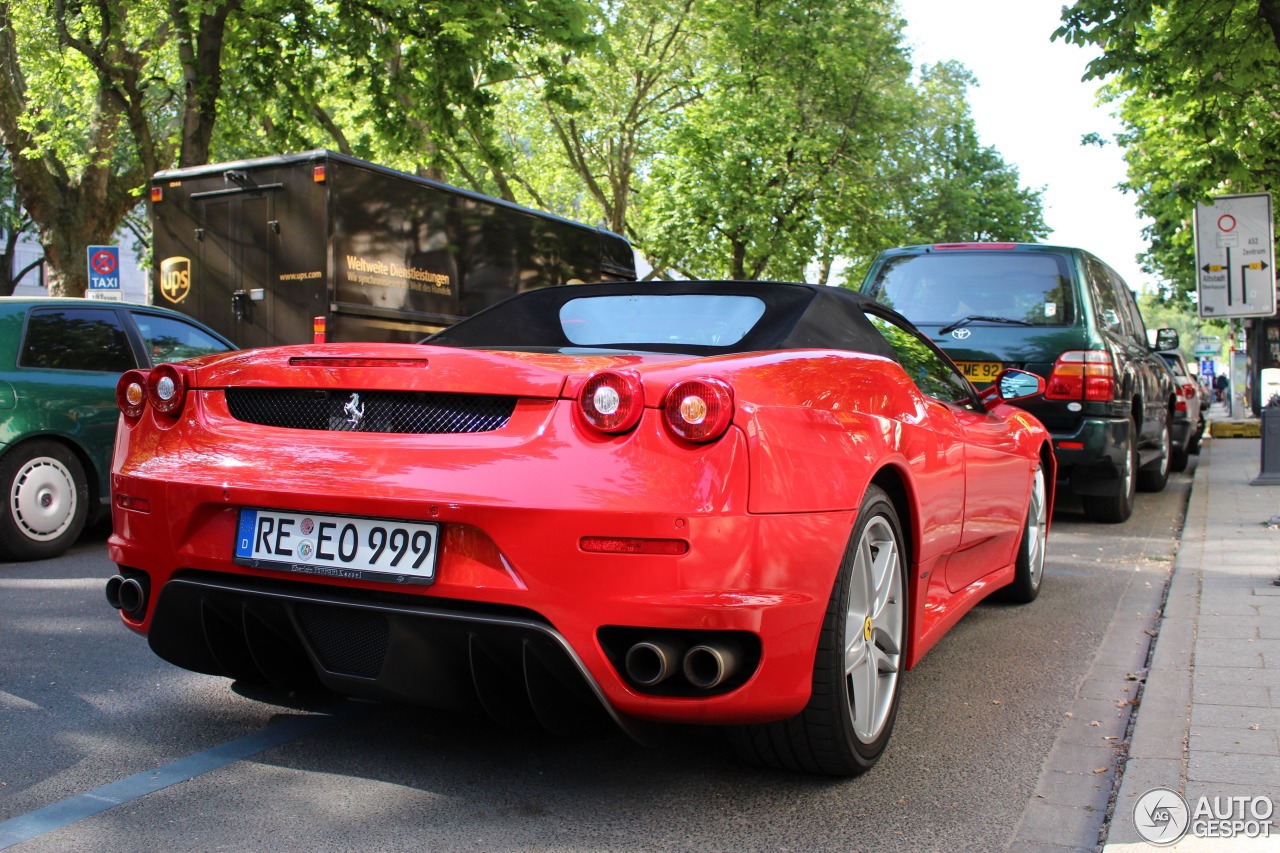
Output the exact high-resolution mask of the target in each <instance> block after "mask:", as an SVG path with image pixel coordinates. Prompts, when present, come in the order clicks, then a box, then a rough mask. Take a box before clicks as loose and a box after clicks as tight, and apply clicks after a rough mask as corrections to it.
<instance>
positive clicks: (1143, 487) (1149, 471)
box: [1138, 418, 1186, 492]
mask: <svg viewBox="0 0 1280 853" xmlns="http://www.w3.org/2000/svg"><path fill="white" fill-rule="evenodd" d="M1161 429H1162V431H1161V433H1160V450H1161V454H1160V458H1159V460H1157V461H1155V462H1151V463H1148V464H1147V466H1146V467H1145V468H1142V469H1141V470H1139V471H1138V490H1139V491H1143V492H1163V491H1164V487H1165V486H1166V485H1167V484H1168V482H1169V468H1170V466H1171V465H1172V463H1173V434H1172V432H1171V431H1170V429H1169V419H1168V418H1165V421H1164V426H1163V427H1162V428H1161ZM1183 467H1186V466H1185V465H1184V466H1183Z"/></svg>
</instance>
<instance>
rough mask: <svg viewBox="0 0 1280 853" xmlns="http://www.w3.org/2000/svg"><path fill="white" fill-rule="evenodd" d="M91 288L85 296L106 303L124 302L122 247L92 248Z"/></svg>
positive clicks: (89, 254)
mask: <svg viewBox="0 0 1280 853" xmlns="http://www.w3.org/2000/svg"><path fill="white" fill-rule="evenodd" d="M88 257H89V288H88V289H87V290H86V291H85V294H84V295H85V296H87V297H89V298H90V299H101V300H104V301H106V302H123V301H124V293H123V292H122V291H121V289H120V247H118V246H90V247H89V251H88Z"/></svg>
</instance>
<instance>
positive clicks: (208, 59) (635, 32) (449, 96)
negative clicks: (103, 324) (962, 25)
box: [0, 0, 1044, 294]
mask: <svg viewBox="0 0 1280 853" xmlns="http://www.w3.org/2000/svg"><path fill="white" fill-rule="evenodd" d="M50 21H52V23H50ZM902 26H903V23H902V21H901V19H900V17H899V15H898V10H897V7H896V4H894V3H893V2H892V0H825V2H813V0H751V2H747V3H723V2H718V0H594V2H593V0H536V2H535V0H509V2H503V3H490V4H477V3H475V2H474V0H425V2H418V3H412V4H405V3H402V2H398V0H328V2H324V3H315V2H307V0H200V2H195V0H169V2H160V0H137V2H131V3H128V4H120V3H115V2H111V0H0V142H3V144H4V147H5V150H6V152H7V153H8V155H9V157H10V159H11V162H12V166H13V168H12V172H13V176H14V178H15V182H16V187H17V190H18V192H19V195H20V197H21V200H22V204H23V206H24V207H25V208H26V210H27V211H29V212H30V214H31V217H32V220H33V221H34V224H35V227H36V229H37V233H38V234H39V237H40V241H41V243H42V244H43V246H44V248H45V251H46V255H47V259H48V261H49V264H50V268H51V273H52V275H51V282H50V284H51V288H50V289H51V291H52V292H55V293H58V292H61V293H66V294H78V293H82V292H83V291H84V287H85V280H84V266H85V264H84V254H85V253H84V247H85V246H86V245H88V244H91V243H100V242H108V241H109V240H110V239H111V236H112V234H114V233H115V232H116V231H117V229H118V228H119V226H120V223H121V222H122V221H125V217H126V216H127V214H128V213H129V211H131V210H132V209H134V208H135V206H136V205H137V202H138V200H139V198H140V196H141V193H142V191H143V190H144V188H145V186H146V181H147V179H148V177H149V176H150V175H152V174H154V173H155V172H157V171H160V170H162V169H167V168H172V167H175V166H179V167H181V166H194V165H199V164H203V163H206V162H210V161H211V160H212V161H218V160H232V159H240V158H245V157H252V156H261V155H264V154H271V153H279V152H286V151H300V150H307V149H310V148H318V147H327V148H335V149H337V150H339V151H342V152H344V153H347V154H351V155H354V156H357V157H362V158H365V159H369V160H373V161H375V162H379V163H383V164H385V165H388V166H392V167H395V168H399V169H403V170H406V171H411V172H416V173H418V174H422V175H426V176H429V177H434V178H438V179H442V180H446V181H449V182H451V183H455V184H458V185H462V186H467V187H470V188H472V189H477V190H480V191H483V192H488V193H490V194H493V195H498V196H501V197H503V198H507V199H512V200H517V201H520V202H523V203H526V204H531V205H534V206H537V207H541V208H545V209H548V210H552V211H554V212H558V213H561V214H563V215H566V216H569V217H572V218H575V219H580V220H586V221H591V222H594V223H598V224H602V225H604V226H606V227H608V228H610V229H612V230H614V231H617V232H619V233H623V234H625V235H627V236H628V237H630V238H631V239H632V240H633V241H634V243H635V244H636V245H637V246H638V247H639V248H640V249H641V250H642V251H643V252H644V253H645V254H646V255H647V256H648V257H649V259H650V260H651V261H652V262H653V265H654V266H655V268H656V269H657V270H658V271H659V272H661V273H678V274H684V275H698V276H732V277H739V278H760V277H766V276H768V277H778V278H794V279H803V278H805V277H806V273H808V277H810V278H813V279H815V280H818V281H827V280H828V279H829V278H831V277H832V271H833V269H838V268H839V267H840V266H841V264H843V265H844V267H845V268H850V267H851V266H852V265H853V264H854V263H857V262H860V261H862V260H864V259H866V258H867V257H869V256H870V255H871V254H873V253H874V252H875V251H877V250H878V249H880V248H882V247H884V246H886V245H891V244H894V243H899V242H904V241H908V240H935V239H937V240H944V239H946V240H949V239H975V238H995V239H1028V238H1034V237H1036V236H1040V235H1042V234H1043V232H1044V228H1043V221H1042V219H1041V218H1040V197H1039V192H1038V191H1033V190H1026V189H1023V188H1021V187H1019V186H1018V179H1017V173H1016V171H1015V170H1012V169H1011V168H1010V167H1008V166H1007V165H1006V164H1005V163H1004V162H1003V161H1002V160H1001V158H1000V157H999V155H998V153H996V152H995V151H994V150H993V149H990V148H984V147H983V146H981V145H980V144H979V142H978V140H977V137H976V134H975V133H974V131H973V125H972V121H971V119H970V118H969V116H968V109H967V105H966V104H965V88H966V86H967V85H968V84H969V82H970V81H969V79H968V77H967V76H966V75H965V74H964V72H963V71H962V70H960V69H958V68H956V67H953V66H945V67H939V68H935V69H933V70H930V71H928V72H927V73H926V74H925V76H924V77H923V78H921V82H920V83H919V84H917V83H916V82H915V81H914V80H913V77H912V71H913V69H912V67H911V63H910V59H909V55H908V54H907V52H906V50H905V48H904V46H903V43H902Z"/></svg>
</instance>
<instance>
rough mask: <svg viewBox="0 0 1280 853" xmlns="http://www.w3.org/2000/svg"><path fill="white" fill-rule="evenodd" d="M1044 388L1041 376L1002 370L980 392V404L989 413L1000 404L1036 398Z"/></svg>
mask: <svg viewBox="0 0 1280 853" xmlns="http://www.w3.org/2000/svg"><path fill="white" fill-rule="evenodd" d="M1045 387H1046V386H1045V382H1044V377H1043V376H1038V375H1036V374H1034V373H1031V372H1030V371H1027V370H1017V369H1014V368H1010V369H1008V370H1002V371H1000V374H999V375H998V376H997V377H996V381H995V382H994V383H992V384H991V385H990V386H989V387H988V388H986V389H985V390H984V391H983V392H982V395H981V396H982V404H983V406H984V407H986V410H987V411H988V412H989V411H991V410H992V409H994V408H995V407H996V406H998V405H1000V404H1001V403H1012V402H1014V401H1016V400H1025V399H1027V398H1028V397H1038V396H1040V395H1041V394H1043V393H1044V390H1045Z"/></svg>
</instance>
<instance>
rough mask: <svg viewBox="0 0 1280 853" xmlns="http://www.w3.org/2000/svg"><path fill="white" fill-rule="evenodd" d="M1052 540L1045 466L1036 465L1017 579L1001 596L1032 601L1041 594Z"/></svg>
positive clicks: (1002, 597) (1010, 599) (1027, 602)
mask: <svg viewBox="0 0 1280 853" xmlns="http://www.w3.org/2000/svg"><path fill="white" fill-rule="evenodd" d="M1048 544H1049V501H1048V493H1047V491H1046V490H1045V484H1044V468H1043V467H1042V466H1040V465H1037V466H1036V470H1035V474H1034V475H1033V479H1032V482H1031V501H1030V503H1029V504H1028V505H1027V523H1026V526H1025V527H1024V528H1023V529H1022V542H1021V543H1020V544H1019V545H1018V560H1017V562H1016V564H1015V571H1014V576H1013V583H1011V584H1009V585H1008V586H1007V587H1005V588H1004V589H1002V590H1000V594H999V595H1000V598H1001V599H1002V600H1004V601H1009V602H1013V603H1014V604H1030V603H1031V602H1033V601H1035V600H1036V596H1038V595H1039V594H1040V584H1041V581H1043V580H1044V557H1045V547H1046V546H1047V545H1048Z"/></svg>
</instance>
